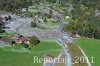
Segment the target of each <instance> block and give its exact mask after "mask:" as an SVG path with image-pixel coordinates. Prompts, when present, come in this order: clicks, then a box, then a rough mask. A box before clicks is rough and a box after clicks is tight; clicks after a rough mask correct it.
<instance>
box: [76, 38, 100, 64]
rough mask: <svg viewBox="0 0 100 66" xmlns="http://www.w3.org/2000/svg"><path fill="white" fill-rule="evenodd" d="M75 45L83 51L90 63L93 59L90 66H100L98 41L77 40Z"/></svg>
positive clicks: (99, 41)
mask: <svg viewBox="0 0 100 66" xmlns="http://www.w3.org/2000/svg"><path fill="white" fill-rule="evenodd" d="M76 43H77V44H78V45H79V46H80V47H81V48H82V49H83V50H84V52H85V53H86V55H87V56H88V58H89V60H90V62H92V58H91V57H93V61H94V63H92V66H100V40H96V39H87V38H79V39H77V40H76Z"/></svg>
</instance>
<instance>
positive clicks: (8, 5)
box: [0, 0, 32, 11]
mask: <svg viewBox="0 0 100 66" xmlns="http://www.w3.org/2000/svg"><path fill="white" fill-rule="evenodd" d="M29 5H32V0H0V10H3V11H15V10H16V9H19V8H22V7H27V6H29Z"/></svg>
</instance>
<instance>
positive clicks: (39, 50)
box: [0, 41, 61, 66]
mask: <svg viewBox="0 0 100 66" xmlns="http://www.w3.org/2000/svg"><path fill="white" fill-rule="evenodd" d="M60 52H61V47H60V46H59V45H57V44H56V43H55V42H53V41H41V43H40V44H39V45H38V46H36V47H33V48H32V49H31V50H29V49H26V48H23V46H22V45H17V46H13V47H12V46H11V47H2V48H0V66H42V63H34V56H37V57H39V58H43V57H44V56H45V55H48V54H49V55H51V56H54V57H56V56H58V54H59V53H60Z"/></svg>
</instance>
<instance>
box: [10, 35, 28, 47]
mask: <svg viewBox="0 0 100 66" xmlns="http://www.w3.org/2000/svg"><path fill="white" fill-rule="evenodd" d="M10 38H11V39H12V40H13V41H12V45H13V46H15V45H17V44H23V43H25V44H28V45H29V44H30V43H29V41H28V38H26V37H23V36H22V35H19V34H18V35H11V36H10Z"/></svg>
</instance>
